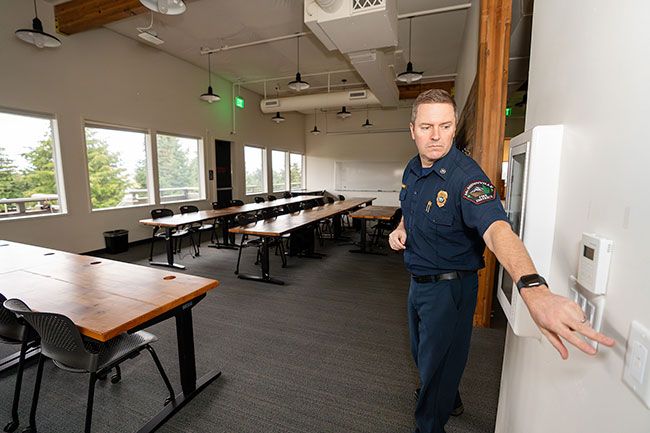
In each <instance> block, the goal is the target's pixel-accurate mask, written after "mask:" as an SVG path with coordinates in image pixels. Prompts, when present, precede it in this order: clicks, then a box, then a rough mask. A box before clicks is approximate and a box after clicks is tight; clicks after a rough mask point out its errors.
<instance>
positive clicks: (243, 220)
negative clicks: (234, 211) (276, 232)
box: [235, 212, 257, 226]
mask: <svg viewBox="0 0 650 433" xmlns="http://www.w3.org/2000/svg"><path fill="white" fill-rule="evenodd" d="M254 222H257V214H255V213H253V212H248V213H240V214H239V215H237V216H236V217H235V223H237V225H240V226H245V225H248V224H252V223H254Z"/></svg>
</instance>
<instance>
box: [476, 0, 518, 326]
mask: <svg viewBox="0 0 650 433" xmlns="http://www.w3.org/2000/svg"><path fill="white" fill-rule="evenodd" d="M511 15H512V0H482V1H481V21H480V30H479V59H478V71H477V81H478V86H477V105H476V144H475V146H474V147H473V148H472V150H471V153H472V157H473V158H474V159H475V160H476V162H478V163H479V165H480V166H481V167H482V168H483V170H484V171H485V173H486V174H487V175H488V177H489V178H490V179H491V180H492V182H495V181H496V180H498V179H500V178H501V160H502V155H503V135H504V130H505V121H506V118H505V108H506V99H507V91H508V90H507V84H508V56H509V51H510V24H511ZM495 270H496V258H495V257H494V254H492V253H491V252H490V251H489V250H488V249H486V250H485V268H484V269H483V270H481V271H480V272H479V290H478V303H477V305H476V311H475V312H474V324H475V325H476V326H481V327H487V326H490V313H491V311H492V297H493V293H494V283H495V275H496V272H495Z"/></svg>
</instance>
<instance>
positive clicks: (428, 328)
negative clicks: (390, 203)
mask: <svg viewBox="0 0 650 433" xmlns="http://www.w3.org/2000/svg"><path fill="white" fill-rule="evenodd" d="M456 123H457V113H456V104H455V102H454V100H453V98H452V97H451V96H450V95H449V94H448V93H447V92H445V91H444V90H439V89H433V90H428V91H425V92H423V93H422V94H420V95H419V96H418V98H417V99H416V100H415V103H414V104H413V111H412V113H411V123H410V129H411V137H412V138H413V140H414V141H415V144H416V146H417V149H418V155H416V156H415V157H414V158H413V159H411V161H410V162H409V163H408V165H407V166H406V169H405V170H404V175H403V178H402V190H401V192H400V196H399V198H400V202H401V206H402V211H403V217H402V221H401V222H400V224H399V226H398V227H397V229H395V231H393V232H392V233H391V234H390V236H389V242H390V246H391V248H393V249H394V250H398V251H399V250H404V262H405V264H406V267H407V269H408V270H409V272H410V273H411V275H412V277H411V285H410V289H409V295H408V316H409V330H410V334H411V352H412V354H413V359H414V361H415V364H416V366H417V368H418V371H419V376H420V386H421V388H420V391H419V393H418V394H419V396H418V401H417V406H416V409H415V420H416V425H417V428H416V432H418V433H444V431H445V429H444V426H445V424H446V423H447V420H448V419H449V416H450V414H452V412H454V411H455V412H456V413H458V412H461V411H462V402H461V400H460V396H459V394H458V385H459V383H460V379H461V376H462V374H463V370H464V369H465V364H466V362H467V355H468V352H469V343H470V337H471V333H472V317H473V314H474V309H475V307H476V296H477V291H478V277H477V270H478V269H481V268H482V267H483V266H484V262H483V250H484V249H485V246H486V245H487V247H488V248H489V249H490V250H492V251H493V252H494V254H495V255H496V257H497V259H498V260H499V262H500V263H501V264H502V265H503V266H504V268H505V269H506V271H508V273H509V274H510V276H511V277H512V279H513V281H516V282H517V287H518V289H519V290H520V293H521V296H522V298H523V300H524V302H525V303H526V305H527V307H528V309H529V311H530V313H531V316H532V317H533V320H534V321H535V323H536V324H537V326H538V327H539V328H540V330H541V332H542V333H543V334H544V335H545V336H546V338H548V340H549V341H550V342H551V344H552V345H553V346H554V347H555V348H556V349H557V350H558V352H559V353H560V356H561V357H562V358H564V359H566V358H567V357H568V351H567V348H566V346H565V345H564V343H563V341H562V339H564V340H566V341H568V342H569V343H571V344H573V345H575V346H576V347H578V348H579V349H580V350H582V351H584V352H586V353H588V354H592V355H593V354H595V353H596V351H595V349H593V348H592V347H591V346H590V345H588V344H587V343H586V342H585V341H584V340H582V339H581V338H579V336H578V335H576V333H575V332H578V333H580V334H583V335H585V336H587V337H589V338H591V339H592V340H595V341H598V342H599V343H602V344H605V345H607V346H611V345H613V344H614V340H612V339H611V338H609V337H606V336H605V335H603V334H600V333H598V332H596V331H594V330H593V329H592V328H591V327H590V326H589V323H586V319H585V317H584V314H583V313H582V310H581V309H580V307H579V306H578V305H577V304H576V303H575V302H573V301H570V300H569V299H567V298H565V297H562V296H558V295H555V294H553V293H551V292H550V290H549V289H548V287H547V285H546V281H545V280H544V279H543V277H541V276H540V275H537V272H536V270H535V266H534V264H533V263H532V261H531V259H530V257H529V255H528V252H527V251H526V248H525V247H524V245H523V243H522V242H521V240H520V239H519V238H518V237H517V235H515V234H514V232H513V231H512V229H511V227H510V224H509V223H508V219H507V216H506V213H505V211H504V210H503V207H502V206H501V202H500V200H499V197H498V195H497V192H496V189H495V187H494V185H493V184H492V183H491V182H490V179H489V178H488V177H487V176H486V175H485V173H484V172H483V170H481V168H480V167H479V166H478V164H477V163H476V162H475V161H474V160H473V159H471V158H470V157H468V156H466V155H465V154H463V153H462V152H461V151H459V150H458V149H457V148H456V147H454V146H453V141H454V135H455V132H456ZM574 331H575V332H574Z"/></svg>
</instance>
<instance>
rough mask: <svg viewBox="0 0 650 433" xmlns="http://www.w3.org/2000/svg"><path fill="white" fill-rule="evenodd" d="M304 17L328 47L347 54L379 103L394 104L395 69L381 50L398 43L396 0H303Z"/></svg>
mask: <svg viewBox="0 0 650 433" xmlns="http://www.w3.org/2000/svg"><path fill="white" fill-rule="evenodd" d="M304 19H305V24H306V25H307V27H309V29H310V30H311V31H312V33H313V34H314V35H316V36H317V37H318V39H319V40H320V41H321V42H322V43H323V45H325V47H326V48H327V49H329V50H330V51H332V50H339V51H340V52H341V53H343V54H346V55H347V56H348V58H349V59H350V62H351V63H352V66H354V68H355V69H356V70H357V72H358V73H359V75H361V78H363V80H364V81H365V82H366V84H367V85H368V87H369V88H370V90H372V91H373V93H374V94H375V95H376V97H377V98H378V100H379V102H380V103H381V105H382V106H389V107H394V106H397V103H398V100H399V98H398V90H397V86H396V84H395V77H394V73H393V71H392V70H391V69H390V68H389V63H388V61H387V58H386V55H385V53H384V52H383V51H381V49H383V48H388V47H390V48H392V47H395V46H397V2H396V1H395V0H364V1H357V0H305V7H304Z"/></svg>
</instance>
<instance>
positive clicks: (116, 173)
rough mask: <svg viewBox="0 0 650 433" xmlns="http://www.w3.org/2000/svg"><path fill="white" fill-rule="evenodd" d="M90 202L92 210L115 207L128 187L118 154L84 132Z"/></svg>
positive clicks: (104, 143) (90, 134) (106, 144)
mask: <svg viewBox="0 0 650 433" xmlns="http://www.w3.org/2000/svg"><path fill="white" fill-rule="evenodd" d="M86 145H87V155H88V176H89V178H90V200H91V202H92V207H93V209H101V208H107V207H115V206H117V205H118V204H119V203H120V202H121V201H122V198H123V197H124V193H125V192H126V189H127V188H128V187H129V180H128V178H127V176H126V173H125V170H124V169H123V168H122V167H121V166H120V157H119V154H117V153H114V152H111V151H110V149H109V148H108V143H106V142H104V141H102V140H99V139H97V138H95V137H94V136H93V134H92V133H89V132H86Z"/></svg>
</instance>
